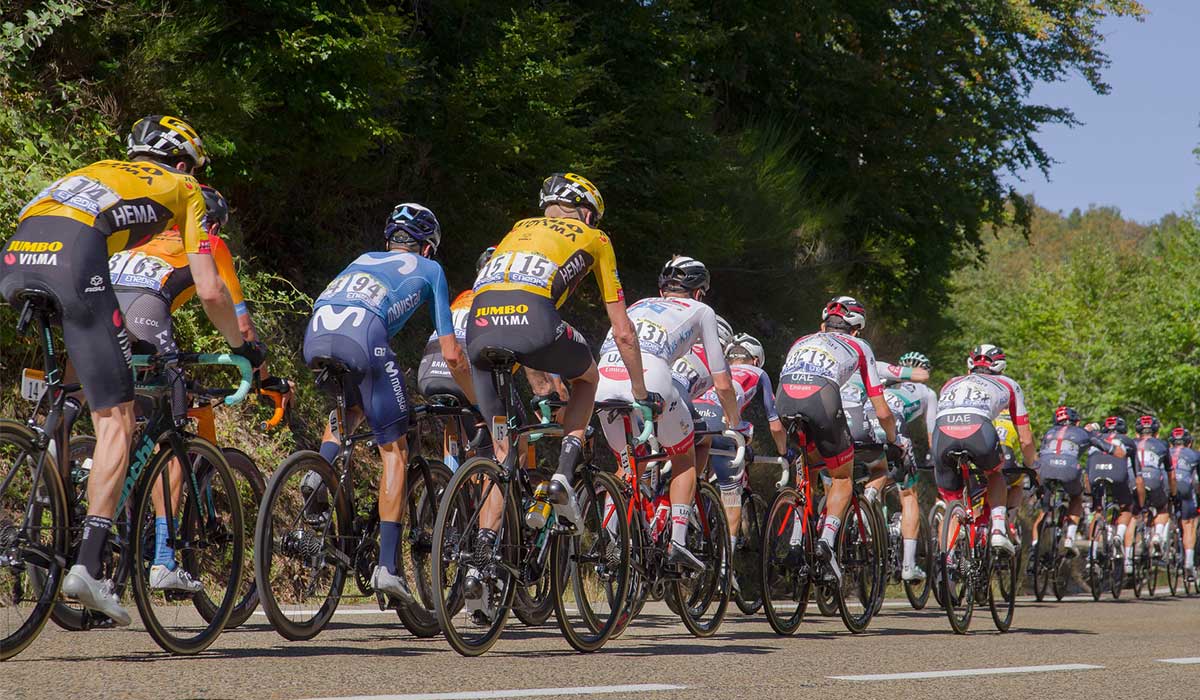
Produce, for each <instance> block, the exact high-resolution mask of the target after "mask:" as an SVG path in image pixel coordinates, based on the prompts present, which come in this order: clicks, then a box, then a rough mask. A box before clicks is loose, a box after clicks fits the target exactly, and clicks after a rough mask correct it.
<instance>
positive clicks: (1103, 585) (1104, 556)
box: [1085, 477, 1125, 600]
mask: <svg viewBox="0 0 1200 700" xmlns="http://www.w3.org/2000/svg"><path fill="white" fill-rule="evenodd" d="M1112 489H1113V481H1112V479H1109V478H1107V477H1100V478H1097V479H1095V480H1094V481H1093V482H1092V512H1093V513H1094V517H1093V518H1092V526H1091V531H1090V532H1089V533H1088V542H1089V545H1088V557H1087V564H1086V566H1085V575H1086V577H1087V580H1088V588H1089V589H1090V590H1091V592H1092V600H1100V596H1101V594H1103V593H1104V591H1110V592H1111V593H1112V597H1113V600H1116V599H1118V598H1120V597H1121V588H1122V585H1123V584H1124V582H1125V557H1124V544H1125V543H1124V542H1122V541H1120V540H1118V539H1117V518H1118V517H1120V515H1121V506H1120V504H1118V503H1117V502H1116V501H1115V500H1113V499H1112V497H1111V495H1110V494H1111V491H1112Z"/></svg>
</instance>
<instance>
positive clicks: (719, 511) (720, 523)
mask: <svg viewBox="0 0 1200 700" xmlns="http://www.w3.org/2000/svg"><path fill="white" fill-rule="evenodd" d="M692 517H693V522H692V523H691V526H690V527H688V542H687V546H688V549H690V550H691V551H692V554H695V555H696V558H698V559H700V560H701V561H702V562H704V563H705V568H704V571H703V572H701V573H700V574H685V575H684V577H682V578H680V579H677V580H676V581H674V582H673V587H674V589H675V600H676V602H678V603H679V608H680V610H679V618H680V619H681V620H682V621H683V626H684V627H686V628H687V630H688V631H689V632H691V633H692V636H695V637H711V636H712V635H714V634H716V632H717V630H718V629H720V627H721V623H722V622H724V621H725V611H726V610H728V608H729V599H730V597H731V591H730V589H731V588H732V586H731V585H730V583H729V575H730V574H729V571H730V568H731V566H730V564H731V555H730V551H729V521H728V520H726V518H725V506H724V504H722V503H721V492H720V491H718V490H717V487H716V486H714V485H712V484H711V483H710V482H707V481H702V482H700V483H699V484H698V486H697V489H696V504H695V505H693V507H692ZM689 579H691V581H692V582H694V583H696V584H697V585H696V586H695V587H694V588H692V589H691V590H688V586H687V585H686V583H685V582H687V581H688V580H689ZM714 604H715V606H716V608H715V610H714V609H713V606H714Z"/></svg>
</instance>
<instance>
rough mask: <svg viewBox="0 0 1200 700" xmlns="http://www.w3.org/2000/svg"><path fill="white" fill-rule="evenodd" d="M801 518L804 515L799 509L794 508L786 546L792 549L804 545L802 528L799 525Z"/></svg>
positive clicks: (800, 524)
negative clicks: (790, 532) (790, 534)
mask: <svg viewBox="0 0 1200 700" xmlns="http://www.w3.org/2000/svg"><path fill="white" fill-rule="evenodd" d="M803 517H804V513H803V512H801V510H800V509H799V508H796V509H795V513H794V514H793V515H792V536H791V537H789V538H788V544H789V545H791V546H793V547H797V546H799V545H801V544H803V543H804V526H803V524H802V523H801V519H802V518H803Z"/></svg>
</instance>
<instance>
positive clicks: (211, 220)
mask: <svg viewBox="0 0 1200 700" xmlns="http://www.w3.org/2000/svg"><path fill="white" fill-rule="evenodd" d="M200 194H202V195H204V208H205V210H206V211H205V214H204V227H205V228H208V227H209V226H212V225H213V224H216V225H217V226H224V225H225V224H227V223H229V202H226V201H225V198H224V197H222V196H221V193H220V192H218V191H217V190H216V188H215V187H209V186H208V185H200Z"/></svg>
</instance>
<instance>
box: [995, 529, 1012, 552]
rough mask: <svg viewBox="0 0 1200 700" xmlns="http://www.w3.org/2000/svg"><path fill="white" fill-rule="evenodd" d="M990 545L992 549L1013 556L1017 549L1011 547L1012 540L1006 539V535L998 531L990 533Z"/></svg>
mask: <svg viewBox="0 0 1200 700" xmlns="http://www.w3.org/2000/svg"><path fill="white" fill-rule="evenodd" d="M991 545H992V548H993V549H999V550H1000V551H1002V552H1005V553H1007V554H1014V553H1015V552H1016V551H1017V548H1016V547H1014V546H1013V542H1012V540H1010V539H1009V538H1008V533H1005V532H1000V531H999V530H993V531H992V539H991Z"/></svg>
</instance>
